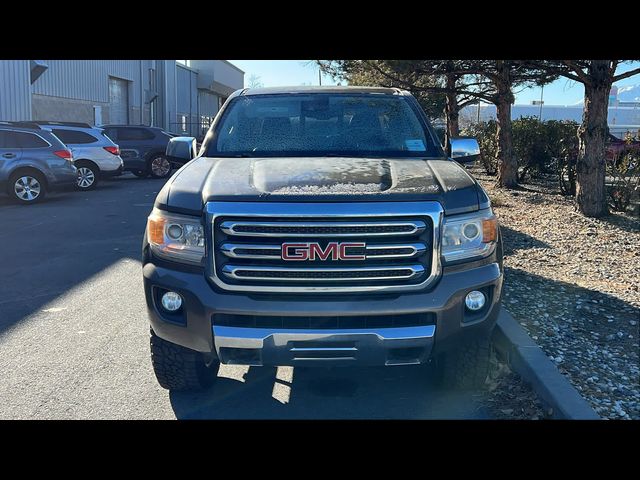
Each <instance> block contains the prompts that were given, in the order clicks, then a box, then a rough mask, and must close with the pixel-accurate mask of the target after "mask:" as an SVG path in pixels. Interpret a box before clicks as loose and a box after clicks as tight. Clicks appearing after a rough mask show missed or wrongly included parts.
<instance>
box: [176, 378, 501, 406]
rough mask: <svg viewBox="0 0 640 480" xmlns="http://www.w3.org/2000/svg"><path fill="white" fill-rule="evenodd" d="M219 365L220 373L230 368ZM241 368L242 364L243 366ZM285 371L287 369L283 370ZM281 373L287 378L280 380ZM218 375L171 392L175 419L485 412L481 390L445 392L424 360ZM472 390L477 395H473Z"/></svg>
mask: <svg viewBox="0 0 640 480" xmlns="http://www.w3.org/2000/svg"><path fill="white" fill-rule="evenodd" d="M242 368H243V367H228V366H223V367H222V369H223V370H221V375H224V374H225V373H226V372H228V371H229V369H242ZM244 369H246V367H244ZM287 371H288V374H287ZM282 372H285V375H284V376H285V377H286V376H287V375H288V378H289V379H290V378H291V374H292V381H288V380H283V379H282V377H283V375H282ZM239 378H240V377H237V378H236V379H232V378H228V377H223V376H220V375H219V378H218V381H217V383H216V384H214V386H213V387H212V388H211V389H209V390H208V391H205V392H202V393H179V392H171V393H170V399H171V406H172V407H173V410H174V412H175V414H176V417H177V418H179V419H205V418H208V419H365V418H375V419H443V418H445V419H456V418H475V419H484V418H489V415H488V413H487V411H486V410H485V408H484V407H483V406H481V403H480V398H479V397H480V396H481V395H482V393H481V392H476V393H475V394H474V393H473V392H472V393H470V392H447V391H443V390H441V389H439V388H438V387H436V385H434V381H433V379H432V375H431V373H430V371H429V370H428V369H427V368H426V367H424V366H405V367H369V368H367V367H360V368H356V367H353V368H344V367H343V368H332V369H329V368H320V367H318V368H300V367H298V368H293V369H292V368H290V367H286V370H283V368H282V367H280V368H279V369H275V368H269V367H250V368H249V369H248V371H247V372H246V374H245V375H244V382H242V381H240V379H239ZM474 395H475V396H476V397H477V398H475V397H474Z"/></svg>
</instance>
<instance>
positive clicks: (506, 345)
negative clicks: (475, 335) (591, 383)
mask: <svg viewBox="0 0 640 480" xmlns="http://www.w3.org/2000/svg"><path fill="white" fill-rule="evenodd" d="M493 345H494V347H495V349H496V350H497V351H498V353H499V354H500V355H501V356H502V357H503V358H504V359H505V360H506V362H507V364H508V365H509V367H510V368H511V369H512V370H513V371H514V372H516V373H517V374H518V375H520V377H522V379H523V380H524V381H526V382H527V383H529V384H531V387H532V388H533V389H534V390H535V392H536V393H537V394H538V396H539V397H540V399H541V400H542V401H543V402H545V403H546V404H547V405H548V406H549V407H551V408H552V409H553V418H557V419H566V420H600V419H601V418H600V416H599V415H598V414H597V413H596V412H595V410H593V408H591V406H590V405H589V404H588V403H587V401H586V400H585V399H584V398H582V396H581V395H580V393H579V392H578V391H577V390H576V389H575V388H574V387H573V385H571V383H569V380H567V378H566V377H565V376H564V375H562V374H561V373H560V372H559V371H558V369H557V368H556V366H555V364H554V363H553V362H552V361H551V360H550V359H549V357H547V355H546V354H545V353H544V352H543V351H542V349H541V348H540V347H538V345H537V344H536V343H535V342H534V341H533V340H532V339H531V337H529V335H527V332H526V331H525V330H524V328H522V326H521V325H520V324H519V323H518V322H517V321H516V320H515V319H514V318H513V317H512V316H511V314H510V313H509V312H507V311H506V310H505V309H504V308H502V309H501V310H500V316H499V317H498V323H497V325H496V328H495V330H494V333H493Z"/></svg>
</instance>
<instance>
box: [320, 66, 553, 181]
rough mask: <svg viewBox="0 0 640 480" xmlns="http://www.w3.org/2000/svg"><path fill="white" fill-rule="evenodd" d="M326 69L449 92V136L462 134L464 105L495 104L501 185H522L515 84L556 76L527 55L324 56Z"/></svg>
mask: <svg viewBox="0 0 640 480" xmlns="http://www.w3.org/2000/svg"><path fill="white" fill-rule="evenodd" d="M318 63H319V64H320V66H321V67H322V68H324V70H325V71H326V72H328V73H330V74H332V75H334V76H336V75H337V76H340V75H342V76H343V77H345V78H349V77H355V78H358V75H359V76H363V75H364V74H366V72H368V71H369V72H373V73H374V74H375V75H377V76H378V77H380V78H382V79H383V81H382V82H381V83H382V84H384V83H383V82H385V81H386V82H387V83H392V84H393V83H395V85H394V86H402V87H404V88H407V89H408V90H410V91H412V92H416V91H418V92H420V91H422V92H432V93H435V92H440V93H444V94H445V95H446V106H445V116H446V120H447V140H449V139H450V138H451V137H453V136H455V135H457V134H458V115H459V112H460V109H461V108H462V107H463V106H465V105H469V104H472V103H475V102H476V101H477V100H478V99H481V100H484V101H486V102H489V103H493V104H494V105H495V106H496V111H497V124H498V130H497V135H496V137H497V138H496V141H497V144H498V149H497V157H498V179H497V184H498V186H500V187H507V188H515V187H517V186H518V163H517V160H516V158H515V155H514V151H513V140H512V135H511V105H512V104H513V102H514V99H515V97H514V95H513V89H514V88H516V87H518V86H527V85H541V84H544V83H548V82H549V81H551V80H552V79H553V78H554V76H553V74H551V73H549V72H548V71H546V70H545V69H542V68H540V66H539V65H533V64H531V65H530V64H527V63H526V62H523V61H521V60H329V61H327V60H320V61H318Z"/></svg>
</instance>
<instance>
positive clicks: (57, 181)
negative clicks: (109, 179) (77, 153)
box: [0, 122, 78, 204]
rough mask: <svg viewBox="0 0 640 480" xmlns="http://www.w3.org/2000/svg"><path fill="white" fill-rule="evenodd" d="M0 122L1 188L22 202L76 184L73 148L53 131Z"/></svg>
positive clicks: (40, 198) (39, 198)
mask: <svg viewBox="0 0 640 480" xmlns="http://www.w3.org/2000/svg"><path fill="white" fill-rule="evenodd" d="M31 127H32V128H20V127H16V126H14V125H12V123H11V122H0V192H6V193H7V194H8V195H9V196H10V197H11V198H13V199H14V200H16V201H17V202H19V203H22V204H33V203H37V202H39V201H40V200H42V199H43V198H44V197H45V195H46V194H47V192H48V191H50V190H55V189H63V188H65V187H71V188H73V186H74V185H75V184H76V181H77V180H76V179H77V175H78V173H77V170H76V167H75V166H74V164H73V157H72V154H71V151H70V150H69V149H68V148H67V147H66V146H65V145H64V144H63V143H62V142H61V141H60V139H58V138H57V137H56V136H55V135H54V134H53V133H51V132H49V131H46V130H42V129H40V128H39V127H38V126H37V125H31Z"/></svg>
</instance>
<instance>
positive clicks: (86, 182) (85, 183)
mask: <svg viewBox="0 0 640 480" xmlns="http://www.w3.org/2000/svg"><path fill="white" fill-rule="evenodd" d="M95 181H96V177H95V174H94V173H93V170H91V169H90V168H87V167H80V168H78V186H79V187H80V188H89V187H90V186H91V185H93V182H95Z"/></svg>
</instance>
